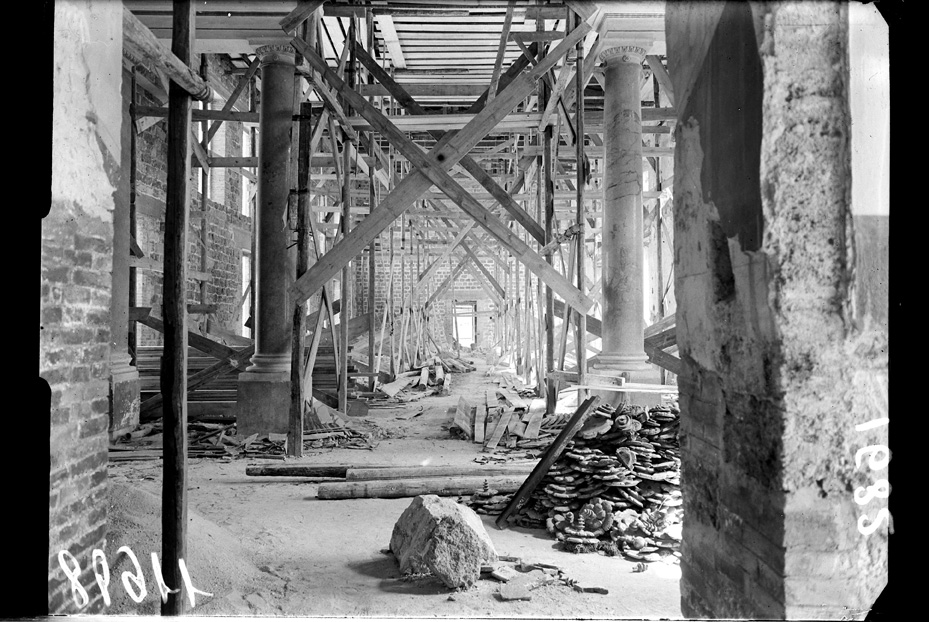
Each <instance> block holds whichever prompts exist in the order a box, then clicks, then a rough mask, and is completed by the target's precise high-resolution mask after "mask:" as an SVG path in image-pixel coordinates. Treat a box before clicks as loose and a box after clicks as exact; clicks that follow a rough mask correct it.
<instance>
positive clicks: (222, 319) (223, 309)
mask: <svg viewBox="0 0 929 622" xmlns="http://www.w3.org/2000/svg"><path fill="white" fill-rule="evenodd" d="M195 60H196V63H197V65H199V57H198V58H197V59H195ZM207 61H208V62H207V67H208V71H207V73H208V77H209V79H210V81H211V83H218V84H220V85H221V86H222V87H223V88H225V89H226V90H227V91H231V90H232V89H233V88H235V83H236V79H237V76H233V75H226V71H227V70H228V69H229V67H228V66H227V63H226V62H225V61H221V60H220V57H219V56H216V55H207ZM137 69H138V71H139V73H140V74H141V75H143V76H145V77H147V78H148V79H149V80H153V81H154V76H153V75H152V74H151V72H150V71H149V70H148V69H147V68H146V67H145V66H144V65H141V64H140V65H137ZM137 93H138V97H139V102H140V104H141V105H144V106H157V105H160V102H158V101H157V99H156V98H155V96H153V95H152V94H151V93H149V92H147V91H145V90H144V89H142V88H139V89H138V91H137ZM127 105H128V102H127ZM221 106H222V103H221V102H217V103H216V104H214V107H221ZM234 109H236V110H247V109H248V98H247V97H246V95H245V94H244V93H243V94H242V95H240V96H239V99H238V100H237V103H236V106H235V108H234ZM246 127H248V126H246V125H244V124H242V123H238V122H231V121H226V122H224V123H223V124H222V126H220V129H219V131H218V132H217V134H216V136H215V137H214V139H213V141H211V143H210V147H211V152H212V153H213V155H218V156H239V155H251V154H243V153H242V146H243V145H242V143H243V137H242V133H243V128H246ZM166 166H167V121H166V120H160V121H158V122H157V123H155V124H154V125H153V126H151V127H149V128H147V129H145V130H144V131H143V132H141V133H140V134H139V135H138V136H137V181H136V192H137V194H138V195H139V196H138V199H137V238H136V241H137V242H138V244H139V246H140V247H141V248H142V250H143V252H144V253H145V254H146V257H149V258H151V259H153V260H155V261H157V262H161V261H163V259H164V255H163V246H164V198H165V184H166V180H167V169H166ZM198 170H199V169H197V168H192V169H191V171H192V174H191V182H190V186H191V203H190V209H191V217H190V228H189V231H188V240H189V246H188V263H187V268H188V270H192V271H198V272H199V271H201V255H202V251H203V246H202V244H201V217H200V210H201V205H202V204H203V201H202V197H201V193H200V191H201V187H200V182H199V181H198ZM247 187H248V186H247V185H243V182H242V172H241V169H235V168H230V169H218V168H217V169H211V171H210V189H211V192H212V193H213V194H214V195H215V196H211V197H210V198H209V199H208V200H207V201H206V205H207V216H206V220H207V241H206V243H207V265H206V270H205V271H206V272H207V273H209V275H210V280H209V281H208V282H207V284H206V294H205V302H206V303H207V304H213V305H217V306H218V312H217V313H216V314H214V315H213V316H212V318H211V320H210V321H211V322H213V323H215V324H218V325H219V326H220V327H222V328H224V329H226V330H229V331H232V332H240V330H239V327H240V326H241V324H242V321H243V318H242V317H241V314H242V311H241V308H240V307H239V300H240V299H241V297H242V253H243V251H248V250H250V248H251V233H250V232H251V227H252V222H251V218H250V217H248V216H244V215H243V214H242V192H243V189H246V188H247ZM214 199H215V200H214ZM136 273H137V290H136V291H137V302H136V304H137V305H138V306H150V307H152V314H153V315H155V316H160V315H161V304H162V298H161V291H162V282H163V281H162V275H161V273H159V272H156V271H153V270H141V269H140V270H137V271H136ZM199 283H200V282H199V281H197V280H195V279H193V278H191V279H189V280H188V284H187V301H188V303H200V302H201V299H200V285H199ZM190 324H191V327H192V329H194V330H197V329H199V330H202V331H206V330H207V328H208V327H207V321H206V317H205V316H190ZM137 330H138V341H137V343H138V345H140V346H153V345H161V344H162V343H163V338H162V336H161V334H159V333H158V332H156V331H154V330H152V329H150V328H148V327H146V326H139V327H138V329H137Z"/></svg>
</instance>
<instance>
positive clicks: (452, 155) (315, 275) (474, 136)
mask: <svg viewBox="0 0 929 622" xmlns="http://www.w3.org/2000/svg"><path fill="white" fill-rule="evenodd" d="M575 30H576V31H579V32H577V33H575V32H572V34H571V36H570V37H566V38H565V39H564V41H562V43H561V44H559V46H558V47H557V48H556V49H555V50H554V51H553V53H552V54H551V55H550V56H549V58H552V59H553V60H552V62H555V61H557V60H558V58H560V56H561V55H563V54H564V53H566V52H567V50H568V48H570V46H571V45H573V44H574V43H575V41H576V40H580V38H581V37H582V36H583V35H584V34H585V32H586V30H584V28H577V29H575ZM587 30H589V26H588V27H587ZM292 43H293V45H294V46H295V47H297V49H298V51H300V52H301V53H302V54H303V55H304V57H306V58H307V59H308V60H310V61H311V64H313V65H314V66H315V67H316V69H317V70H318V71H321V72H322V73H323V75H324V76H325V77H326V78H327V81H330V83H331V84H334V85H338V84H344V83H343V82H342V81H341V79H339V78H338V76H335V75H334V74H333V72H332V71H331V70H330V69H329V67H328V65H327V64H326V63H325V61H324V60H323V59H321V58H320V57H319V56H318V55H317V54H316V53H315V52H313V51H312V50H309V49H308V48H307V47H306V46H305V45H304V44H303V42H301V41H300V40H299V39H294V40H293V42H292ZM565 44H567V45H565ZM562 46H564V47H562ZM556 52H558V53H557V54H556ZM540 67H542V63H540V64H539V65H537V66H536V68H535V69H534V70H533V72H530V73H529V74H524V75H519V76H517V77H515V78H513V80H512V81H511V82H510V84H509V85H508V86H507V87H506V88H505V89H504V90H503V91H502V92H501V93H499V94H498V95H497V97H496V98H495V100H494V102H493V104H491V105H489V106H486V107H484V108H483V109H482V110H481V112H480V113H479V114H478V115H477V116H475V117H474V119H473V120H472V121H471V122H470V123H469V124H468V125H467V126H466V128H465V129H463V130H462V131H460V132H458V133H456V134H455V135H454V136H453V137H449V138H448V139H447V140H446V141H444V142H443V141H440V142H439V143H437V144H436V146H435V147H433V149H432V151H431V152H430V156H429V162H430V164H429V166H430V167H431V168H435V167H437V166H438V167H441V170H442V171H445V170H448V169H450V168H451V167H452V166H453V165H454V164H456V163H457V162H458V161H459V160H460V159H461V158H462V157H464V155H465V154H466V153H467V152H468V151H470V150H471V149H472V148H473V147H474V145H476V144H477V143H478V142H479V141H480V140H481V139H482V138H483V137H484V136H486V135H487V133H488V132H489V131H490V130H491V129H493V127H494V126H495V125H496V121H497V120H499V118H500V117H501V116H504V115H505V114H506V113H508V112H510V111H512V110H513V108H514V107H515V106H516V105H517V104H518V103H519V102H520V101H522V99H523V98H524V97H525V96H526V95H528V94H529V92H530V91H531V90H532V88H533V86H534V82H535V80H537V79H538V77H539V75H541V73H543V72H544V71H545V70H547V67H543V68H542V71H537V70H539V68H540ZM333 78H335V80H333ZM339 90H340V92H342V93H343V95H344V96H346V97H347V98H349V99H350V100H352V99H353V98H352V95H354V96H355V97H356V98H357V99H360V100H361V102H363V103H362V104H361V105H360V106H359V108H364V107H365V106H367V107H368V109H370V110H374V109H373V107H371V106H370V105H369V104H368V103H367V101H366V100H365V99H364V98H363V97H361V96H360V95H357V93H355V92H354V91H352V90H351V89H350V88H349V89H339ZM351 103H352V105H355V101H351ZM478 105H482V104H481V100H480V99H479V100H478V101H477V102H475V107H477V106H478ZM374 113H375V114H376V115H377V116H374V115H370V116H371V118H369V119H368V120H369V121H371V120H372V119H373V118H377V117H380V119H379V120H383V116H382V115H380V113H379V112H377V111H376V110H374ZM369 114H370V113H369ZM366 118H367V117H366ZM391 127H392V126H391ZM392 129H393V130H394V131H395V132H396V133H397V134H399V135H400V137H401V142H402V141H403V140H405V139H406V137H405V135H403V134H402V133H400V132H399V131H398V130H396V128H392ZM391 142H393V140H391ZM417 149H418V148H417ZM432 183H433V182H432V181H430V179H429V178H428V177H427V176H426V175H424V174H423V172H422V170H417V171H416V172H414V173H412V174H410V175H407V176H406V177H405V178H404V179H403V180H402V181H401V182H400V183H399V184H397V186H396V187H395V188H394V189H393V191H391V192H390V193H389V194H388V195H387V197H385V198H384V199H383V200H382V201H381V204H380V206H379V207H378V209H377V210H374V211H373V212H372V213H371V214H370V215H369V216H368V217H367V218H366V219H365V220H364V221H362V223H361V224H360V225H359V226H358V227H356V228H355V229H353V230H352V233H351V234H350V235H349V236H346V237H345V238H343V240H342V241H341V242H339V243H338V244H336V245H335V246H334V247H333V248H332V249H331V250H330V251H329V252H328V253H326V255H325V256H324V257H323V258H321V260H320V261H318V262H317V263H316V264H314V265H313V266H312V267H311V268H310V269H309V270H308V271H307V272H306V274H304V275H303V276H302V277H300V279H299V280H298V281H297V282H296V283H294V284H293V285H292V286H291V288H290V290H289V294H290V295H291V296H292V297H291V300H294V301H295V300H297V299H299V298H301V297H302V298H303V299H304V300H305V299H306V298H309V297H310V296H311V295H312V294H314V293H315V292H316V291H317V290H318V289H319V288H320V287H321V286H322V285H323V284H324V283H326V282H327V281H328V280H329V279H330V278H331V277H332V276H333V275H334V274H335V273H336V272H337V271H338V270H339V269H340V268H341V267H342V266H343V265H345V264H346V263H348V262H349V261H351V259H352V258H353V257H354V256H355V255H357V254H358V253H359V252H360V251H361V249H362V248H364V247H365V246H367V245H368V244H369V243H370V242H371V241H372V240H373V239H374V238H375V237H377V235H378V234H379V233H380V232H381V231H383V230H384V229H386V228H387V227H388V226H389V225H390V223H391V222H393V221H394V220H395V219H396V218H397V216H399V215H400V214H402V213H403V211H404V210H405V209H407V208H408V207H409V206H410V204H412V203H413V202H414V201H415V200H416V199H417V198H418V197H419V196H420V195H421V194H422V193H423V192H425V191H426V190H428V188H429V186H431V185H432ZM498 222H499V221H498ZM500 224H501V225H502V223H500ZM504 227H505V225H504ZM540 260H541V258H540ZM542 263H544V261H542ZM553 289H554V288H553ZM592 302H593V301H590V304H589V305H588V306H586V307H584V306H583V302H582V303H581V306H582V311H586V310H587V309H588V308H589V307H590V306H592Z"/></svg>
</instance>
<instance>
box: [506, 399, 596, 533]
mask: <svg viewBox="0 0 929 622" xmlns="http://www.w3.org/2000/svg"><path fill="white" fill-rule="evenodd" d="M599 404H600V397H599V396H597V395H594V396H592V397H589V398H587V399H586V400H584V402H583V403H582V404H581V405H580V406H579V407H578V409H577V411H576V412H575V413H574V416H573V417H571V420H570V421H568V424H567V425H566V426H565V427H564V429H563V430H562V431H561V433H560V434H559V435H558V436H557V438H555V440H554V441H553V442H552V444H551V445H549V447H548V449H547V450H545V453H544V454H543V455H542V458H541V459H540V460H539V463H538V464H537V465H536V467H535V468H534V469H533V470H532V473H530V474H529V477H527V478H526V481H524V482H523V483H522V485H521V486H520V487H519V490H517V491H516V494H514V495H513V498H512V499H510V502H509V503H508V504H507V506H506V508H504V510H503V512H501V513H500V515H499V516H498V517H497V518H496V520H495V521H494V523H495V524H496V525H497V527H498V528H500V529H503V528H504V527H505V526H506V521H507V519H508V518H509V516H510V515H511V514H512V513H513V512H515V511H516V510H518V509H519V508H521V507H523V506H524V505H526V502H527V501H529V496H530V495H531V494H532V492H533V491H534V490H535V489H536V488H537V487H538V485H539V483H540V482H541V481H542V478H543V477H545V474H546V473H548V469H549V468H551V466H552V464H554V463H555V460H557V459H558V456H560V455H561V452H562V451H563V450H564V447H565V445H566V444H567V443H568V441H569V440H571V439H572V438H574V435H575V434H577V431H578V430H580V429H581V427H582V426H583V425H584V422H585V421H586V420H587V417H589V416H590V414H591V413H592V412H594V410H595V409H596V408H597V406H598V405H599ZM498 490H499V489H498Z"/></svg>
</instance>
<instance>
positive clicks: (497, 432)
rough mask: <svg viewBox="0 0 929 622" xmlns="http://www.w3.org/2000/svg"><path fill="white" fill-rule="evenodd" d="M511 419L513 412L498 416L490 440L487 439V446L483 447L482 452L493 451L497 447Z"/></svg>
mask: <svg viewBox="0 0 929 622" xmlns="http://www.w3.org/2000/svg"><path fill="white" fill-rule="evenodd" d="M512 418H513V411H511V410H509V411H506V412H504V413H503V414H502V415H501V416H500V419H499V420H497V426H496V427H495V428H494V431H493V433H492V434H491V435H490V438H489V439H487V444H486V445H484V451H493V450H494V449H495V448H496V447H497V445H498V444H499V443H500V439H501V438H503V433H504V432H505V431H506V429H507V427H508V426H509V425H510V419H512Z"/></svg>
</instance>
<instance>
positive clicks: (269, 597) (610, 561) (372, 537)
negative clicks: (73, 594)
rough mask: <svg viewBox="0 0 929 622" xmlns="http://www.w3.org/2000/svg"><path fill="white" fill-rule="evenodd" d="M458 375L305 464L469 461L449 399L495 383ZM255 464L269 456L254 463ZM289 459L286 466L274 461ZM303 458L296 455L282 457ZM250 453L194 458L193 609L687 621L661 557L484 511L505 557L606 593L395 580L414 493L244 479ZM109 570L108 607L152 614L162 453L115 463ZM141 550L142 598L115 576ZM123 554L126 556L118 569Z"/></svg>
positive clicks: (375, 413) (469, 447) (381, 413)
mask: <svg viewBox="0 0 929 622" xmlns="http://www.w3.org/2000/svg"><path fill="white" fill-rule="evenodd" d="M469 360H474V363H475V365H476V366H477V367H478V370H477V371H475V372H470V373H461V374H459V373H456V374H453V375H452V381H451V391H450V395H448V396H443V397H436V396H431V397H426V398H423V399H422V400H421V401H419V402H416V403H415V404H414V405H412V408H418V407H419V406H422V407H423V414H421V415H419V416H417V417H415V418H413V419H409V420H400V419H397V416H398V415H400V414H403V413H405V412H408V410H406V409H373V408H372V409H371V410H370V411H369V414H368V415H367V416H366V417H364V418H363V420H360V421H359V420H357V419H352V423H353V424H354V423H356V422H357V423H358V425H359V427H361V426H365V427H364V428H363V429H365V430H372V429H377V430H379V432H380V434H381V435H382V436H386V438H382V439H380V440H379V441H378V444H377V446H376V448H374V449H373V450H358V449H344V448H343V449H323V450H307V451H306V452H305V457H304V458H302V459H301V460H300V461H301V462H306V463H314V464H355V465H363V464H379V465H384V464H392V465H420V464H432V465H471V466H474V465H475V462H474V459H475V458H477V457H479V456H481V455H487V454H482V453H481V450H480V445H478V444H475V443H471V442H469V441H465V440H458V439H454V438H451V435H450V433H449V431H448V427H449V425H450V424H451V417H450V416H449V415H448V413H447V409H448V407H449V406H451V405H454V404H456V403H457V402H458V399H459V396H462V395H463V396H465V397H466V398H469V397H470V398H473V399H476V398H475V396H478V395H480V396H482V395H483V394H484V391H485V390H487V389H491V388H493V387H494V386H495V385H493V384H492V383H491V378H490V377H488V376H487V375H485V373H484V372H485V371H486V370H487V369H488V365H487V364H486V363H484V361H482V360H480V359H479V358H478V357H476V356H475V357H474V358H473V359H469ZM255 462H261V461H255ZM267 462H268V463H276V464H281V462H280V461H267ZM295 462H297V461H295V460H293V459H289V460H288V463H295ZM249 463H250V462H249V461H247V460H245V459H235V460H231V461H223V460H219V459H195V460H191V461H190V462H189V472H190V476H189V487H188V490H189V506H188V513H189V535H188V557H189V559H188V560H187V565H188V568H189V572H190V576H191V580H192V583H193V585H194V587H196V588H197V589H199V590H202V591H204V592H210V593H212V596H202V595H198V596H197V597H196V599H197V600H196V606H195V607H194V608H193V609H192V610H191V611H190V614H192V615H197V616H201V615H202V616H214V615H225V616H236V615H251V616H299V617H331V616H350V617H358V616H364V617H403V618H433V617H448V618H487V617H492V618H543V619H546V618H613V619H615V618H626V619H654V618H664V619H668V618H681V610H680V590H679V579H680V568H679V566H677V565H670V564H665V563H653V564H649V565H648V569H647V570H646V571H645V572H634V571H633V567H634V566H635V564H634V563H633V562H630V561H627V560H625V559H622V558H620V557H605V556H603V555H599V554H572V553H567V552H563V551H560V550H558V549H556V548H555V541H554V540H553V539H552V538H551V536H549V534H547V533H546V532H545V531H544V530H535V529H523V528H510V529H506V530H499V529H497V528H496V526H495V525H494V524H493V517H492V516H482V519H483V521H484V524H485V526H486V528H487V532H488V534H489V535H490V538H491V540H492V541H493V543H494V546H495V547H496V549H497V552H498V553H499V554H502V555H510V556H515V557H519V558H521V559H523V560H524V561H526V562H543V563H548V564H554V565H556V566H558V567H560V568H561V569H562V570H563V571H564V573H565V574H566V575H567V576H569V577H570V578H572V579H574V580H576V581H577V582H578V583H579V584H580V585H584V586H597V587H602V588H606V589H607V590H608V591H609V593H608V594H596V593H579V592H576V591H574V590H572V589H571V588H569V587H567V586H565V585H563V584H553V585H546V586H543V587H539V588H537V589H535V590H533V591H532V592H531V594H532V599H531V600H528V601H503V600H501V599H500V597H499V594H497V592H498V591H499V588H500V585H501V584H500V583H499V582H497V581H495V580H492V579H482V580H481V581H479V582H478V583H477V585H475V586H474V587H472V588H471V589H468V590H462V591H454V590H450V589H448V588H446V587H445V586H444V585H442V584H441V582H439V581H438V580H437V579H435V578H433V577H419V578H409V577H406V578H405V577H401V575H400V572H399V570H398V567H397V564H396V561H395V560H394V558H393V556H392V555H390V554H389V553H384V552H382V551H384V550H386V548H387V547H388V545H389V543H390V536H391V532H392V530H393V526H394V523H395V522H396V520H397V519H398V518H399V516H400V514H401V513H402V512H403V510H404V509H406V507H407V506H408V505H409V504H410V502H411V501H412V500H411V499H355V500H340V501H328V500H320V499H317V498H316V491H317V488H318V483H311V482H308V481H307V478H259V477H249V476H246V475H245V467H246V464H249ZM109 483H110V484H111V486H110V508H109V509H110V512H109V520H110V528H109V529H110V532H109V535H108V544H107V550H106V556H107V559H108V560H110V564H111V576H112V577H113V580H112V581H111V584H110V588H111V589H110V592H111V596H112V598H113V602H112V604H111V606H110V607H109V608H108V609H107V610H106V613H112V614H130V615H131V614H154V615H157V613H158V607H159V602H158V595H157V588H156V587H155V586H154V584H153V583H154V582H153V580H152V579H151V577H152V576H153V574H152V571H151V553H152V552H157V553H158V554H159V557H160V552H161V544H160V530H161V523H160V494H161V461H160V460H152V461H135V462H121V463H110V465H109ZM124 545H125V546H128V547H129V548H130V549H132V551H133V552H134V553H135V554H136V556H137V558H138V559H139V562H140V564H141V567H142V569H143V573H144V574H145V576H146V580H147V582H148V592H149V594H148V596H147V597H146V598H145V599H144V600H143V602H142V603H141V604H136V603H135V602H133V601H132V600H130V599H129V598H128V596H127V595H126V592H125V590H124V588H123V586H122V585H121V584H120V582H119V580H118V579H117V577H120V576H121V573H122V571H124V570H131V569H132V564H131V562H130V561H129V560H128V558H127V556H126V555H118V554H117V549H118V548H119V547H120V546H124ZM116 560H119V563H118V564H117V563H115V562H116Z"/></svg>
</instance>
